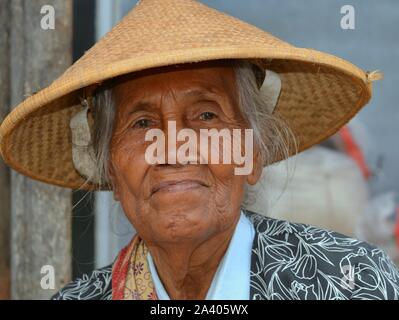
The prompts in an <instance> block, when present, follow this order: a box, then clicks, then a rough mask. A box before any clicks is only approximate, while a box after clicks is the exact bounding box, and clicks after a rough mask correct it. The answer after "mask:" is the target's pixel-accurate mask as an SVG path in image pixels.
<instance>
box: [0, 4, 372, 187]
mask: <svg viewBox="0 0 399 320" xmlns="http://www.w3.org/2000/svg"><path fill="white" fill-rule="evenodd" d="M233 58H240V59H251V60H252V61H256V63H257V64H258V65H259V66H261V67H262V68H265V69H270V70H273V71H275V72H277V73H279V75H280V77H281V81H282V92H281V95H280V98H279V101H278V104H277V107H276V109H275V112H276V113H278V114H279V115H280V116H281V117H283V119H284V120H285V121H286V122H287V123H288V124H289V126H290V127H291V129H292V131H293V132H294V133H295V135H296V137H297V140H298V143H299V151H302V150H305V149H306V148H309V147H310V146H312V145H314V144H316V143H318V142H320V141H321V140H323V139H325V138H327V137H328V136H330V135H332V134H334V133H335V132H336V131H337V130H338V129H339V128H340V127H341V126H343V125H344V124H345V123H346V122H348V121H349V120H350V119H351V118H352V117H353V116H354V115H355V114H356V113H357V112H358V111H359V110H360V108H361V107H362V106H364V105H365V104H366V103H367V102H368V101H369V99H370V97H371V80H372V78H371V77H370V76H368V73H366V72H364V71H363V70H361V69H359V68H357V67H356V66H354V65H353V64H351V63H349V62H347V61H345V60H342V59H340V58H337V57H334V56H332V55H329V54H326V53H322V52H318V51H315V50H312V49H303V48H296V47H294V46H291V45H290V44H288V43H286V42H283V41H281V40H279V39H278V38H276V37H274V36H272V35H271V34H269V33H267V32H265V31H263V30H261V29H259V28H256V27H255V26H252V25H250V24H248V23H245V22H243V21H240V20H238V19H236V18H234V17H231V16H229V15H227V14H224V13H221V12H219V11H217V10H215V9H212V8H209V7H207V6H205V5H203V4H201V3H200V2H198V1H193V0H142V1H140V3H139V4H138V5H137V6H136V7H135V8H134V9H133V10H132V11H131V12H130V13H129V14H128V15H127V16H126V17H125V18H124V19H123V20H122V21H121V22H120V23H119V24H118V25H117V26H115V27H114V28H113V29H112V30H111V31H110V32H109V33H108V34H107V35H106V36H105V37H104V38H103V39H102V40H100V41H99V42H98V43H97V44H96V45H95V46H94V47H92V48H91V49H90V50H89V51H87V52H86V54H85V55H84V56H83V57H82V58H81V59H80V60H79V61H77V62H76V63H75V64H74V65H73V66H71V67H70V68H69V69H68V70H67V71H66V72H65V73H64V74H63V75H62V76H61V77H60V78H58V79H57V80H55V81H54V82H53V83H52V84H51V85H50V86H49V87H47V88H45V89H43V90H41V91H40V92H38V93H37V94H35V95H33V96H31V97H29V98H28V99H26V100H25V101H23V102H22V103H21V104H20V105H19V106H17V107H16V108H15V109H14V110H13V111H12V112H11V113H10V115H9V116H8V117H7V118H6V119H5V120H4V122H3V124H2V125H1V127H0V151H1V154H2V156H3V158H4V160H5V161H6V163H8V164H9V165H10V166H11V167H12V168H14V169H15V170H17V171H19V172H21V173H22V174H25V175H27V176H29V177H31V178H33V179H37V180H40V181H44V182H47V183H52V184H56V185H60V186H64V187H70V188H75V189H76V188H80V187H81V186H82V184H83V183H84V181H85V179H84V178H83V177H81V176H80V175H79V173H78V172H77V171H76V170H75V168H74V166H73V163H72V152H71V133H70V129H69V122H70V118H71V117H72V116H73V115H74V114H76V112H78V111H79V110H80V108H81V107H80V105H79V97H81V96H82V95H83V90H84V88H86V87H87V86H90V85H93V84H100V83H101V82H102V81H104V80H106V79H109V78H113V77H116V76H119V75H122V74H127V73H130V72H134V71H139V70H143V69H148V68H153V67H160V66H166V65H171V64H180V63H189V62H198V61H205V60H215V59H233ZM94 187H95V186H94V185H91V184H87V185H85V186H84V188H85V189H93V188H94Z"/></svg>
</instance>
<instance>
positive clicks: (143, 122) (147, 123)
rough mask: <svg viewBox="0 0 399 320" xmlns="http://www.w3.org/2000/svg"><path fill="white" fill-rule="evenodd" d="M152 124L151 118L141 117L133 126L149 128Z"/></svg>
mask: <svg viewBox="0 0 399 320" xmlns="http://www.w3.org/2000/svg"><path fill="white" fill-rule="evenodd" d="M150 124H151V120H148V119H140V120H138V121H136V122H135V123H134V125H133V128H137V129H145V128H148V127H149V126H150Z"/></svg>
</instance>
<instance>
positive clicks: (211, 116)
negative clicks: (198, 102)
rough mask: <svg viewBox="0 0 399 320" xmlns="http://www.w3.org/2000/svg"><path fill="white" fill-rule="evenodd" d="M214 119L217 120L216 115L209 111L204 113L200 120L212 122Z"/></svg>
mask: <svg viewBox="0 0 399 320" xmlns="http://www.w3.org/2000/svg"><path fill="white" fill-rule="evenodd" d="M214 118H216V114H214V113H213V112H209V111H207V112H203V113H201V115H200V119H201V120H204V121H207V120H212V119H214Z"/></svg>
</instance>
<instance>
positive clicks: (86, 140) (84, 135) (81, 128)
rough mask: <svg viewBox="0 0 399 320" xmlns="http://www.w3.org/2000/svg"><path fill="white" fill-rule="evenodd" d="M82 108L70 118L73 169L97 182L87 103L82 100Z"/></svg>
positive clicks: (97, 176)
mask: <svg viewBox="0 0 399 320" xmlns="http://www.w3.org/2000/svg"><path fill="white" fill-rule="evenodd" d="M82 106H83V110H81V111H79V112H78V113H77V114H76V115H74V116H73V117H72V118H71V121H70V123H69V127H70V129H71V132H72V161H73V165H74V167H75V169H76V170H77V171H78V172H79V173H80V174H81V175H82V176H84V177H85V178H87V179H88V180H89V181H90V182H92V183H99V180H100V179H99V174H98V170H97V165H96V157H95V153H94V148H93V143H92V139H91V134H90V126H89V121H88V112H89V105H88V102H87V100H86V99H84V100H82Z"/></svg>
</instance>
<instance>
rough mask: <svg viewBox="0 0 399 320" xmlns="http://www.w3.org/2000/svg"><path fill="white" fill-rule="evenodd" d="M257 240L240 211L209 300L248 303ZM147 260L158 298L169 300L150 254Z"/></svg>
mask: <svg viewBox="0 0 399 320" xmlns="http://www.w3.org/2000/svg"><path fill="white" fill-rule="evenodd" d="M254 237H255V229H254V226H253V225H252V223H251V221H249V219H248V218H247V217H246V216H245V215H244V213H243V212H242V211H241V216H240V219H239V221H238V223H237V226H236V229H235V231H234V234H233V237H232V239H231V241H230V244H229V247H228V248H227V251H226V253H225V255H224V256H223V258H222V260H221V261H220V264H219V267H218V269H217V270H216V273H215V276H214V277H213V280H212V283H211V286H210V288H209V290H208V293H207V295H206V300H249V281H250V270H251V251H252V243H253V240H254ZM147 260H148V263H149V267H150V271H151V276H152V280H153V282H154V286H155V291H156V293H157V296H158V298H159V299H160V300H170V298H169V295H168V293H167V292H166V290H165V288H164V286H163V284H162V282H161V280H160V279H159V276H158V273H157V270H156V267H155V264H154V261H153V259H152V257H151V254H150V253H148V256H147Z"/></svg>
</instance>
